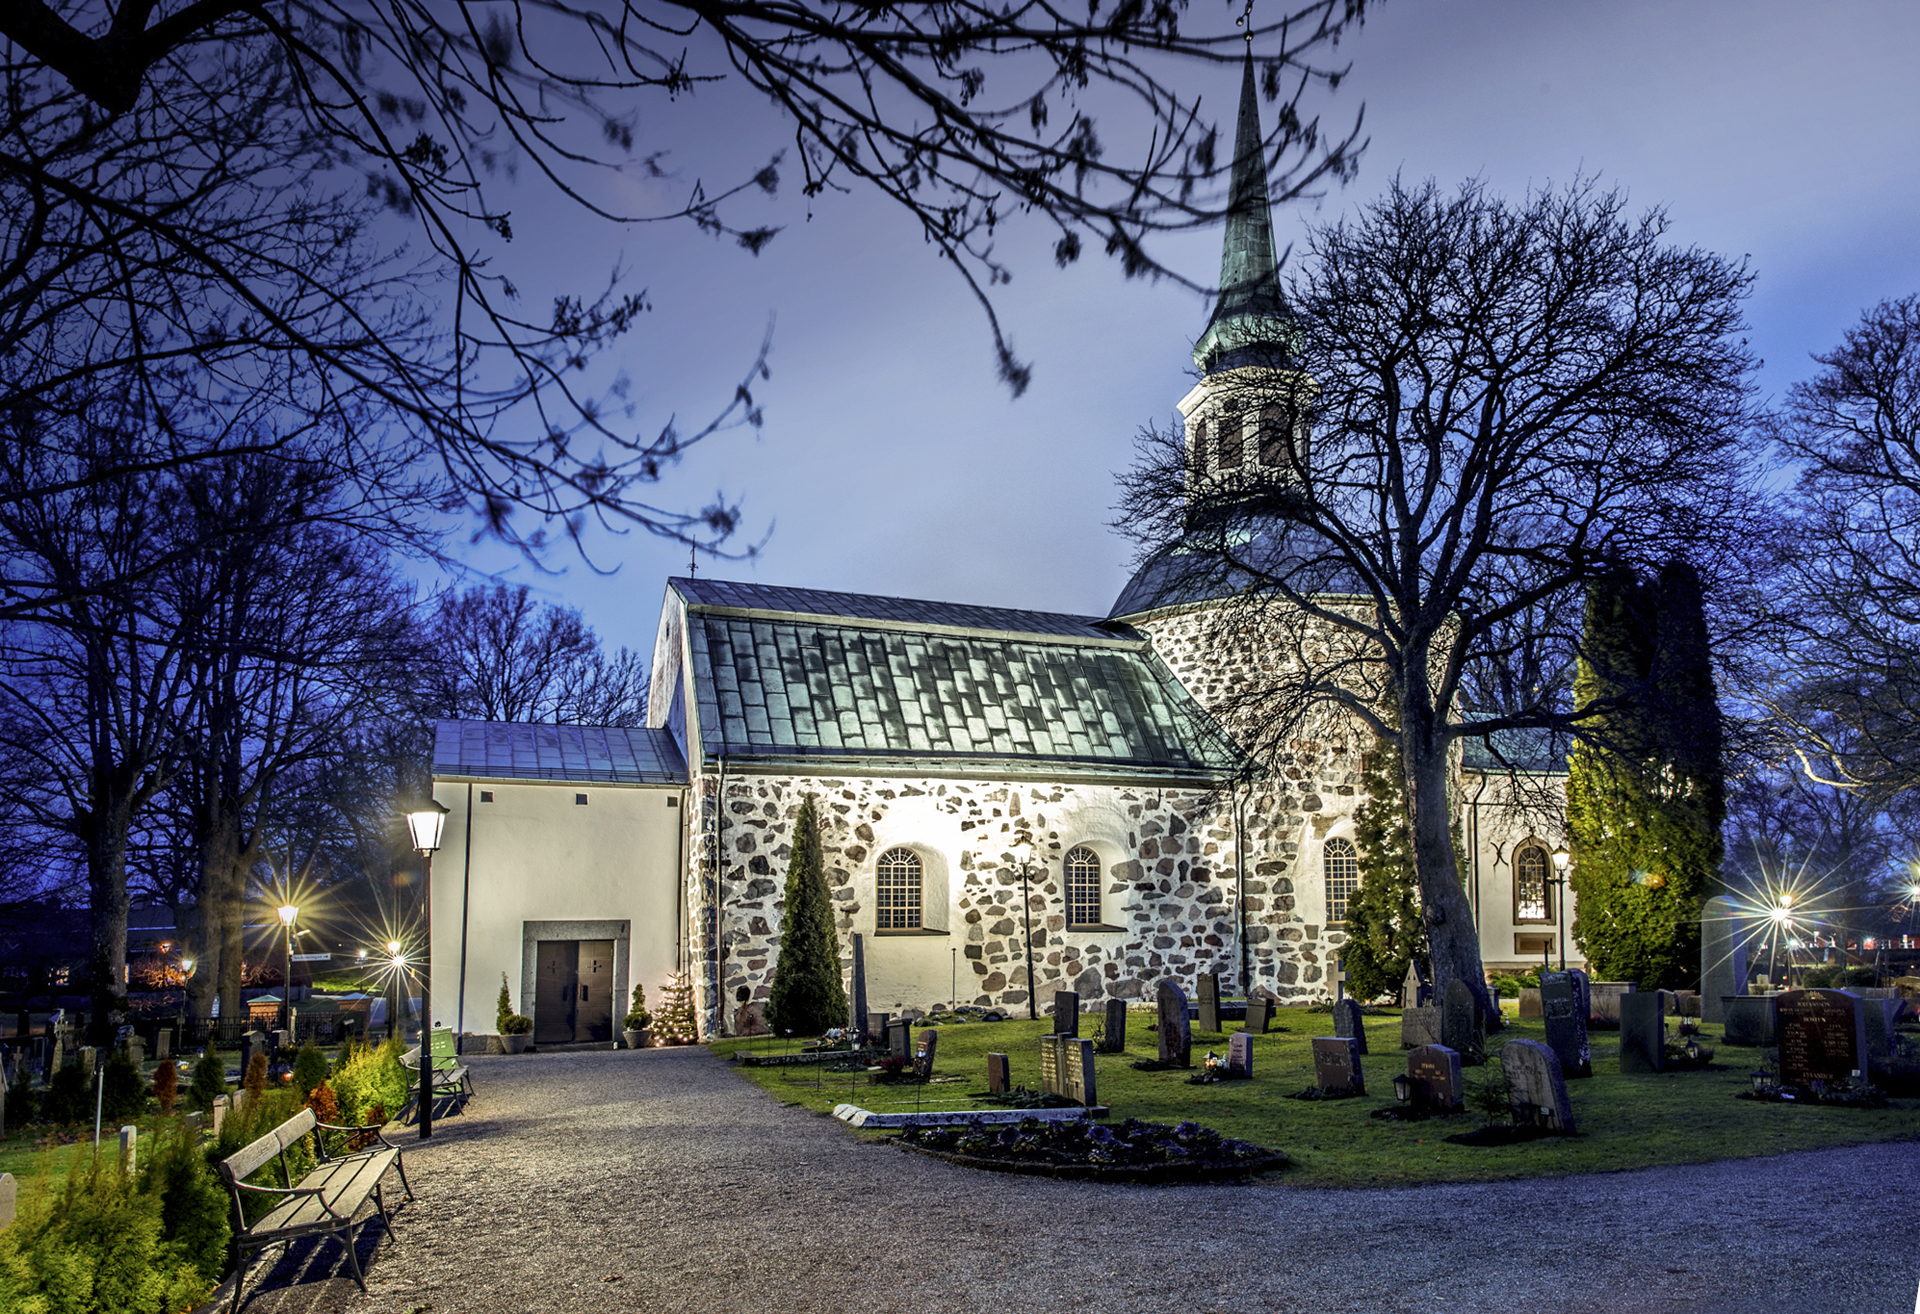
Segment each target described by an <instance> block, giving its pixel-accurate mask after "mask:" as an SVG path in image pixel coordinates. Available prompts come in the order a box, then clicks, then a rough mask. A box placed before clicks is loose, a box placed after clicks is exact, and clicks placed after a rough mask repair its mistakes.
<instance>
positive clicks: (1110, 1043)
mask: <svg viewBox="0 0 1920 1314" xmlns="http://www.w3.org/2000/svg"><path fill="white" fill-rule="evenodd" d="M1106 1036H1107V1053H1109V1054H1122V1053H1125V1052H1126V1048H1127V1001H1126V1000H1124V999H1109V1000H1108V1001H1107V1025H1106Z"/></svg>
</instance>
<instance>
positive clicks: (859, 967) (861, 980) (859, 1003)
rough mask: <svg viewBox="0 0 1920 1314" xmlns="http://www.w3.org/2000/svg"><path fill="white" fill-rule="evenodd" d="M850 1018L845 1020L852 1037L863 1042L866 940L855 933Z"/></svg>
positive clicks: (865, 1030)
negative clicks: (848, 1024)
mask: <svg viewBox="0 0 1920 1314" xmlns="http://www.w3.org/2000/svg"><path fill="white" fill-rule="evenodd" d="M851 1008H852V1016H851V1017H849V1018H848V1019H847V1020H848V1022H849V1023H850V1024H851V1025H852V1027H853V1034H854V1036H855V1037H856V1038H857V1039H859V1040H860V1041H862V1042H864V1041H865V1040H866V1038H867V938H866V937H865V936H864V935H862V934H860V932H858V931H855V932H854V933H853V1000H852V1003H851Z"/></svg>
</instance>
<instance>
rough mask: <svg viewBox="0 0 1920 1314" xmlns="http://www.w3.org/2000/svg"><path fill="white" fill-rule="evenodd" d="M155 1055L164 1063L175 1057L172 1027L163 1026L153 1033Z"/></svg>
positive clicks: (157, 1059) (155, 1057) (156, 1058)
mask: <svg viewBox="0 0 1920 1314" xmlns="http://www.w3.org/2000/svg"><path fill="white" fill-rule="evenodd" d="M153 1057H154V1059H155V1060H156V1061H158V1062H162V1063H164V1062H165V1061H166V1060H167V1059H169V1058H172V1057H173V1028H172V1027H161V1028H160V1029H159V1030H158V1031H156V1032H154V1033H153Z"/></svg>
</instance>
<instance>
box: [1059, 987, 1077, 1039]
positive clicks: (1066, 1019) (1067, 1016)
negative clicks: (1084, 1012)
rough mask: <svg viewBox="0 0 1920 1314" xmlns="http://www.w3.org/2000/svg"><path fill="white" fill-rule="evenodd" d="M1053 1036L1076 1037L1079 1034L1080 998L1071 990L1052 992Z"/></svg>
mask: <svg viewBox="0 0 1920 1314" xmlns="http://www.w3.org/2000/svg"><path fill="white" fill-rule="evenodd" d="M1053 1034H1054V1035H1056V1036H1078V1035H1079V1034H1080V996H1079V994H1078V993H1077V992H1075V991H1072V990H1056V991H1054V992H1053Z"/></svg>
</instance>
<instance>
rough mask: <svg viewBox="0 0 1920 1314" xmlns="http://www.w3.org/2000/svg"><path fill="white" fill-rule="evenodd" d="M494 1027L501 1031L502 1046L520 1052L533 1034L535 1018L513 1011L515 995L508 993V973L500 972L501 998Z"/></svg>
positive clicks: (497, 1004) (496, 1006) (508, 1051)
mask: <svg viewBox="0 0 1920 1314" xmlns="http://www.w3.org/2000/svg"><path fill="white" fill-rule="evenodd" d="M493 1022H494V1027H495V1028H496V1029H497V1030H498V1031H499V1033H500V1048H501V1049H503V1050H505V1051H506V1052H507V1053H509V1054H518V1053H520V1052H521V1051H523V1050H525V1049H526V1047H527V1040H528V1039H529V1038H530V1037H531V1036H532V1035H533V1019H532V1018H530V1017H523V1016H521V1015H520V1014H518V1013H516V1012H514V1011H513V997H512V996H511V995H509V994H508V993H507V974H506V973H505V972H502V973H500V998H499V1000H498V1001H497V1002H496V1004H495V1009H494V1017H493Z"/></svg>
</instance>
